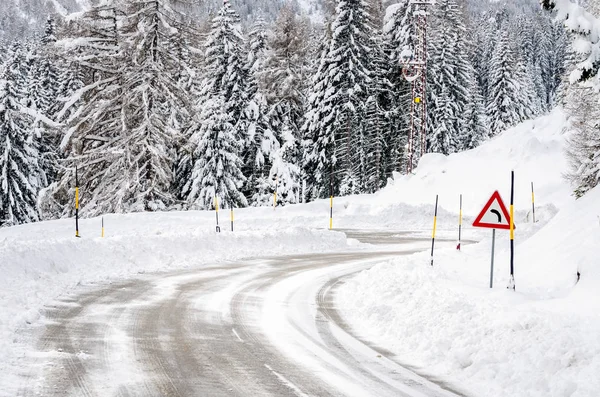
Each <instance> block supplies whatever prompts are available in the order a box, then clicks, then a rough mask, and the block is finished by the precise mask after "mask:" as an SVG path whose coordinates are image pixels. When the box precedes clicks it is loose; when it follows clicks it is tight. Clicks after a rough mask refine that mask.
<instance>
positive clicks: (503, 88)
mask: <svg viewBox="0 0 600 397" xmlns="http://www.w3.org/2000/svg"><path fill="white" fill-rule="evenodd" d="M490 70H491V74H490V81H489V92H488V103H487V113H488V117H489V122H490V134H491V135H492V136H494V135H496V134H498V133H500V132H502V131H504V130H506V129H507V128H510V127H512V126H514V125H516V124H518V123H519V122H520V121H522V120H523V117H522V114H523V111H524V109H522V107H521V106H522V105H523V104H526V102H527V99H526V98H527V97H526V95H527V93H526V92H524V90H523V89H522V87H521V86H520V81H519V72H520V70H519V67H518V65H517V59H516V57H515V54H514V52H513V50H512V48H511V41H510V33H509V32H508V30H504V31H502V32H501V36H500V37H499V39H498V42H497V43H496V48H495V49H494V54H493V57H492V60H491V63H490Z"/></svg>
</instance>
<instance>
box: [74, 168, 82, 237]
mask: <svg viewBox="0 0 600 397" xmlns="http://www.w3.org/2000/svg"><path fill="white" fill-rule="evenodd" d="M75 237H81V236H80V235H79V178H78V175H77V167H75Z"/></svg>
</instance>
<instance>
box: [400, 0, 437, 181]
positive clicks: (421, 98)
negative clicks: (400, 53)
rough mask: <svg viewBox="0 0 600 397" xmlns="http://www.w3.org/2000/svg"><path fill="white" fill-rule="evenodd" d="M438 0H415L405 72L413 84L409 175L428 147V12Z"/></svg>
mask: <svg viewBox="0 0 600 397" xmlns="http://www.w3.org/2000/svg"><path fill="white" fill-rule="evenodd" d="M434 1H435V0H414V1H412V2H411V6H412V8H413V9H412V13H413V32H414V37H415V39H416V41H415V42H414V45H413V48H412V56H411V58H410V60H408V61H407V62H405V64H404V68H403V73H404V77H405V78H406V80H407V81H408V82H410V83H411V84H412V101H411V109H410V130H409V133H408V144H407V152H406V173H407V174H409V173H411V172H412V171H413V168H414V167H415V166H416V165H417V163H418V161H419V159H420V158H421V157H422V156H423V155H424V154H425V151H426V144H427V139H426V138H427V9H428V7H429V6H431V5H433V4H434Z"/></svg>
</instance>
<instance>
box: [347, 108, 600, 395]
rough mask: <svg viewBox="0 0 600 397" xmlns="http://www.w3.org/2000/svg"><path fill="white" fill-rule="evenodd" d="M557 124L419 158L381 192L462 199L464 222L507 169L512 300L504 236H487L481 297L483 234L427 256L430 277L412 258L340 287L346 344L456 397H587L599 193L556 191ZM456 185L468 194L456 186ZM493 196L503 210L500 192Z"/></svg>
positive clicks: (594, 348)
mask: <svg viewBox="0 0 600 397" xmlns="http://www.w3.org/2000/svg"><path fill="white" fill-rule="evenodd" d="M563 121H564V119H563V118H562V116H561V114H560V112H559V111H557V112H555V113H553V114H552V115H550V116H545V117H542V118H540V119H538V120H534V121H531V122H527V123H524V124H522V125H520V126H518V127H516V128H514V129H511V130H509V131H507V132H506V133H504V134H502V135H501V136H499V137H497V138H496V139H494V140H492V141H490V142H488V143H486V144H484V145H482V146H481V147H480V148H478V149H475V150H473V151H470V152H465V153H461V154H457V155H452V156H450V157H448V158H440V157H437V156H429V158H425V161H424V163H423V168H419V170H418V171H417V174H416V176H411V177H405V178H404V179H402V180H400V181H399V183H395V185H394V186H392V187H390V188H389V189H386V190H385V191H384V192H382V195H388V194H394V193H398V192H403V191H406V192H414V191H415V190H416V191H419V192H421V194H424V195H429V194H430V192H431V190H432V189H436V190H440V191H444V192H445V193H446V194H448V195H451V196H452V195H456V194H457V193H458V192H459V191H461V190H464V191H467V192H468V193H467V194H466V197H470V198H471V200H470V201H471V203H470V204H468V205H467V207H468V210H467V211H468V212H469V213H471V214H475V213H476V212H477V211H478V210H479V209H480V206H481V205H482V204H483V202H484V199H485V198H487V197H488V196H489V194H488V195H485V194H484V193H485V192H486V191H487V192H490V193H491V191H493V190H494V189H495V188H496V186H497V185H494V183H497V181H501V182H503V183H504V181H505V180H508V178H507V176H508V174H507V171H508V170H509V169H510V168H514V169H515V170H516V175H517V178H519V175H521V179H520V181H519V179H517V181H519V182H518V183H517V189H516V191H517V198H516V203H515V204H516V208H517V209H518V210H519V211H518V212H517V216H516V223H517V225H518V228H517V230H516V243H517V244H516V254H515V258H516V259H515V277H516V292H512V291H510V290H507V285H508V279H509V240H508V232H505V231H498V233H497V241H496V250H497V252H496V268H495V271H494V288H493V289H490V288H489V280H490V249H491V231H489V230H482V231H481V232H480V235H481V236H483V240H482V241H481V242H480V243H478V244H475V245H468V246H463V250H462V252H460V251H456V250H440V251H439V252H437V253H436V256H435V266H434V267H433V268H432V267H431V266H429V254H416V255H414V256H412V257H408V258H403V259H401V260H395V261H390V262H388V263H384V264H381V265H378V266H376V267H374V268H372V269H370V270H368V271H365V272H362V273H361V274H360V275H358V276H357V277H356V278H354V279H352V280H350V281H348V282H347V283H346V284H345V285H344V286H343V287H342V288H341V289H340V290H339V295H338V297H337V298H338V301H339V304H340V306H341V307H342V308H343V309H342V310H343V313H344V314H345V316H346V317H347V319H348V320H349V322H350V323H351V324H353V325H354V326H355V328H356V331H357V332H358V333H360V334H362V335H363V336H365V337H368V338H372V339H374V340H377V341H379V342H380V343H381V344H383V345H384V346H386V348H389V349H390V350H391V351H393V352H394V353H395V354H396V355H397V359H399V360H400V361H403V362H406V363H408V364H410V365H414V366H416V367H417V368H418V369H417V371H421V372H424V373H429V374H433V375H435V376H438V377H441V378H443V379H444V380H447V381H449V382H450V383H452V384H460V385H461V388H462V391H463V392H464V393H465V394H467V395H474V396H483V395H485V396H488V397H494V396H498V397H500V396H507V395H510V396H539V397H546V396H561V397H564V396H573V397H584V396H585V397H595V396H598V393H599V392H600V377H598V374H599V373H600V298H599V296H598V291H600V263H599V262H598V261H597V247H599V246H600V187H599V188H596V189H594V190H593V191H592V192H590V193H589V194H588V195H587V196H585V197H584V198H582V199H580V200H578V201H574V199H573V198H572V197H571V195H570V189H569V186H568V184H567V183H566V182H564V181H563V179H562V172H564V170H565V162H564V160H563V153H562V149H561V147H562V141H563V138H562V137H561V135H560V131H561V127H562V123H563ZM494 154H495V155H494ZM463 175H466V177H467V178H466V179H467V180H468V181H469V183H470V184H471V186H473V188H471V189H468V188H467V187H466V186H465V184H464V182H463V181H462V179H463V178H462V176H463ZM501 177H502V178H501ZM531 180H535V181H536V185H537V186H538V193H537V194H536V196H537V197H539V198H540V202H541V203H543V204H544V205H545V207H544V208H545V210H544V211H542V217H541V220H540V222H538V223H536V224H535V225H534V224H532V223H531V222H532V219H531V217H529V216H527V211H528V207H530V205H531V203H530V201H529V200H530V197H531V196H530V191H528V189H527V187H528V186H527V184H528V183H529V182H530V181H531ZM494 181H495V182H494ZM461 184H462V186H461ZM434 186H435V188H434ZM503 186H506V183H504V184H503ZM500 191H501V193H502V195H503V196H504V198H505V199H507V198H508V191H507V188H506V187H503V188H501V189H500ZM528 193H529V194H528ZM403 197H407V198H406V200H407V201H408V200H409V198H408V197H413V199H414V196H411V195H409V194H408V193H406V194H405V195H404V196H403ZM528 199H529V200H528ZM467 201H469V200H467ZM476 203H479V205H476ZM557 209H560V210H559V212H558V214H557V215H556V216H554V217H553V215H554V213H555V212H556V211H557ZM526 222H529V223H526ZM578 272H579V273H580V275H581V279H580V281H579V282H578V281H577V273H578Z"/></svg>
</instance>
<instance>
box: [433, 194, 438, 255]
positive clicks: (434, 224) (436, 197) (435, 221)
mask: <svg viewBox="0 0 600 397" xmlns="http://www.w3.org/2000/svg"><path fill="white" fill-rule="evenodd" d="M438 198H439V196H438V195H436V196H435V212H434V215H433V233H431V266H433V248H434V247H435V230H436V228H437V212H438Z"/></svg>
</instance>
